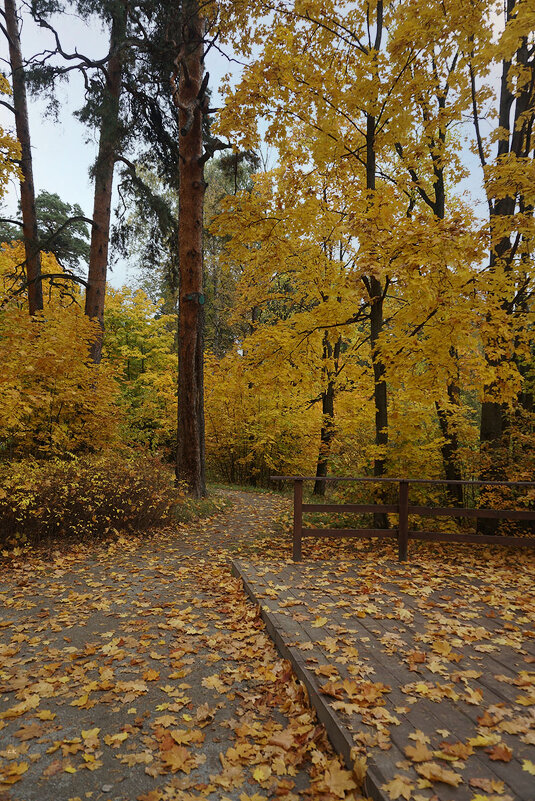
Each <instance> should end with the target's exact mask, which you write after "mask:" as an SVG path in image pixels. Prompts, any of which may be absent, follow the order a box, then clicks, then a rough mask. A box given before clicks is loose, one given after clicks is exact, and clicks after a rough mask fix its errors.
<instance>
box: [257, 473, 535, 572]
mask: <svg viewBox="0 0 535 801" xmlns="http://www.w3.org/2000/svg"><path fill="white" fill-rule="evenodd" d="M271 478H272V479H273V480H277V481H282V480H285V481H293V485H294V504H293V505H294V521H293V544H292V556H293V559H294V561H296V562H297V561H300V560H301V558H302V541H303V536H316V537H360V538H362V537H382V538H385V537H388V538H392V537H397V541H398V559H399V561H400V562H405V561H406V560H407V559H408V543H409V540H410V539H415V540H426V541H428V542H466V543H478V542H479V543H492V544H496V545H509V546H512V547H528V548H535V537H510V536H501V535H499V536H493V535H482V534H448V533H446V532H438V531H416V530H411V529H409V515H411V514H414V515H420V516H422V517H441V516H447V517H471V518H486V519H494V520H508V519H509V520H535V510H534V511H524V510H514V509H472V508H466V507H449V506H436V507H433V506H415V505H411V504H409V485H410V484H439V485H444V484H446V485H447V484H463V485H469V486H474V485H475V486H487V485H488V486H511V487H526V486H527V487H535V482H534V481H447V480H442V479H437V480H436V481H433V480H432V479H412V478H410V479H407V478H384V477H381V478H369V477H367V476H366V477H363V478H347V477H342V476H340V477H339V476H321V477H320V479H319V480H320V481H362V482H371V481H382V482H389V483H392V484H394V483H397V484H398V485H399V489H398V503H397V504H358V503H346V504H333V503H327V504H320V503H305V504H304V503H303V482H305V481H316V480H317V478H316V476H271ZM303 512H349V513H350V514H358V513H365V512H374V513H388V512H390V513H394V514H398V515H399V519H398V525H397V528H396V529H377V528H366V529H317V528H316V529H314V528H303Z"/></svg>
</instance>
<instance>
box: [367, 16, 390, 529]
mask: <svg viewBox="0 0 535 801" xmlns="http://www.w3.org/2000/svg"><path fill="white" fill-rule="evenodd" d="M378 25H379V22H378ZM375 161H376V159H375V117H373V116H372V115H371V114H368V115H367V116H366V188H367V189H368V191H369V192H370V194H372V193H375V191H376V185H375V169H376V163H375ZM367 285H368V288H369V289H368V291H369V295H370V347H371V357H372V364H373V378H374V387H373V399H374V404H375V444H376V446H377V449H378V450H379V454H377V455H376V457H375V459H374V463H373V474H374V476H377V477H380V476H383V475H384V474H385V472H386V459H385V451H386V447H387V445H388V398H387V391H386V368H385V365H384V362H383V359H382V358H381V354H380V351H379V349H378V341H379V337H380V335H381V332H382V330H383V323H384V317H383V294H384V288H383V285H382V283H381V281H379V279H378V278H376V277H375V276H374V275H370V276H369V277H368V284H367ZM376 497H377V499H378V500H379V501H380V502H381V501H382V500H383V497H384V492H383V490H382V488H381V489H380V490H378V491H377V492H376ZM373 519H374V526H375V527H376V528H388V517H387V515H386V514H385V513H383V512H379V513H376V514H374V516H373Z"/></svg>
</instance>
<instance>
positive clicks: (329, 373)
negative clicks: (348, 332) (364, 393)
mask: <svg viewBox="0 0 535 801" xmlns="http://www.w3.org/2000/svg"><path fill="white" fill-rule="evenodd" d="M341 345H342V340H341V338H339V339H338V340H337V342H336V344H335V346H334V353H333V347H332V345H331V344H330V342H329V337H328V334H327V333H325V336H324V339H323V359H324V362H325V377H326V379H327V387H326V389H324V390H323V392H322V393H321V411H322V418H321V432H320V447H319V452H318V461H317V465H316V478H320V477H322V476H326V475H327V471H328V469H329V457H330V455H331V447H332V442H333V439H334V396H335V388H334V379H335V374H336V372H337V370H338V359H339V357H340V348H341ZM333 355H334V367H335V369H334V371H333V370H330V369H329V361H330V359H331V358H332V357H333ZM325 489H326V482H325V481H315V482H314V490H313V494H314V495H321V496H324V495H325Z"/></svg>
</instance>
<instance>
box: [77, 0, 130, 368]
mask: <svg viewBox="0 0 535 801" xmlns="http://www.w3.org/2000/svg"><path fill="white" fill-rule="evenodd" d="M126 16H127V7H126V3H125V4H121V5H120V6H118V9H117V14H116V16H114V18H113V22H112V26H111V34H110V53H111V56H110V59H109V61H108V65H107V68H106V85H105V88H104V98H103V103H102V122H101V126H100V140H99V147H98V156H97V162H96V165H95V191H94V202H93V226H92V229H91V245H90V251H89V271H88V275H87V291H86V296H85V313H86V315H87V316H88V317H91V318H92V319H94V320H98V322H99V325H100V336H99V337H98V338H97V340H96V341H95V342H94V343H92V345H91V347H90V355H91V359H92V360H93V362H94V363H95V364H99V363H100V360H101V357H102V342H103V336H104V303H105V298H106V278H107V273H108V248H109V241H110V217H111V197H112V187H113V170H114V167H115V161H116V159H117V155H118V149H119V140H120V123H119V100H120V95H121V84H122V73H123V51H122V45H123V43H124V39H125V36H126Z"/></svg>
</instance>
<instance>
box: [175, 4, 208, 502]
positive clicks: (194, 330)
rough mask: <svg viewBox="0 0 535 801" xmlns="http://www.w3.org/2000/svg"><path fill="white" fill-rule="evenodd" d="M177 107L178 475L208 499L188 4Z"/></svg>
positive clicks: (198, 130) (195, 29) (196, 20)
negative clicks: (178, 174)
mask: <svg viewBox="0 0 535 801" xmlns="http://www.w3.org/2000/svg"><path fill="white" fill-rule="evenodd" d="M183 37H184V42H183V56H182V60H181V74H180V79H179V87H178V98H177V105H178V107H179V115H180V116H179V121H180V129H181V140H180V168H179V169H180V189H179V228H178V243H179V244H178V247H179V269H180V289H179V303H178V353H179V361H178V443H177V467H176V476H177V479H178V480H179V481H181V482H184V483H185V484H186V486H187V488H188V492H189V493H190V494H191V495H193V496H194V497H197V498H199V497H202V496H203V495H206V482H205V470H204V388H203V329H204V305H203V304H204V296H203V250H202V248H203V204H204V192H205V186H206V185H205V182H204V175H203V163H202V150H203V139H202V102H201V100H202V99H201V98H200V95H202V85H203V21H202V19H201V17H200V15H199V8H198V5H197V2H196V0H193V2H191V3H186V4H185V11H184V25H183Z"/></svg>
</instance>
